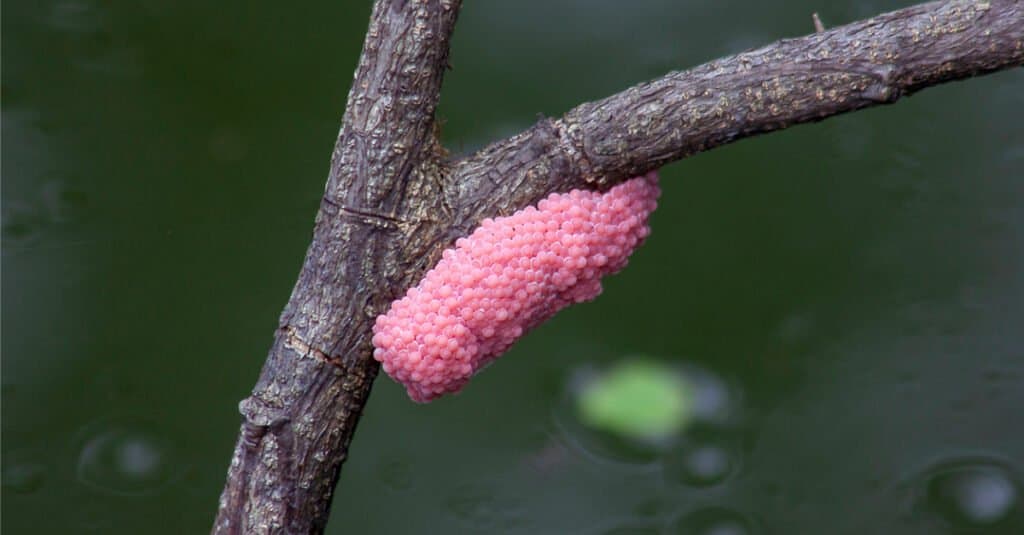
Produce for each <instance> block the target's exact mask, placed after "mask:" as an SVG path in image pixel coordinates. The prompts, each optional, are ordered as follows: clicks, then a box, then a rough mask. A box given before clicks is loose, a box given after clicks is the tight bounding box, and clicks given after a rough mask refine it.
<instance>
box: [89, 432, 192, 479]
mask: <svg viewBox="0 0 1024 535" xmlns="http://www.w3.org/2000/svg"><path fill="white" fill-rule="evenodd" d="M173 457H174V456H173V454H172V451H171V448H170V445H169V444H167V443H166V442H165V441H163V440H161V439H160V438H159V437H157V436H154V435H152V434H150V433H147V432H145V431H139V430H133V429H129V428H124V427H118V426H113V427H109V428H106V429H103V430H100V431H99V432H97V433H95V434H93V435H92V436H91V437H90V438H88V439H87V440H86V441H85V443H84V445H83V446H82V448H81V452H80V453H79V456H78V468H77V474H78V478H79V479H80V480H81V481H82V482H84V483H86V484H88V485H90V486H92V487H95V488H97V489H100V490H103V491H106V492H110V493H114V494H146V493H149V492H153V491H155V490H157V489H159V488H160V487H161V486H163V485H164V484H166V483H167V482H169V481H170V480H171V479H172V477H173V476H174V474H175V470H177V469H178V467H177V466H175V462H174V459H173Z"/></svg>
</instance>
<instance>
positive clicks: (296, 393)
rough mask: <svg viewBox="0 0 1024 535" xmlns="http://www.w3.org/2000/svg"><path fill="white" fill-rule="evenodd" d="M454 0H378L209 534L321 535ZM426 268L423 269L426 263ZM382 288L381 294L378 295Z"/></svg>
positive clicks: (368, 371) (430, 158)
mask: <svg viewBox="0 0 1024 535" xmlns="http://www.w3.org/2000/svg"><path fill="white" fill-rule="evenodd" d="M459 4H460V2H459V0H405V1H403V0H377V2H375V4H374V8H373V12H372V14H371V16H370V26H369V29H368V30H367V33H366V40H365V42H364V43H363V52H362V55H361V57H360V59H359V66H358V67H357V68H356V72H355V78H354V80H353V83H352V88H351V90H350V91H349V96H348V104H347V107H346V110H345V116H344V119H343V123H342V127H341V131H340V132H339V134H338V141H337V143H336V144H335V147H334V153H333V155H332V158H331V171H330V176H329V178H328V180H327V187H326V190H325V191H324V197H323V200H322V202H321V205H320V211H319V213H318V214H317V217H316V225H315V228H314V231H313V240H312V243H311V244H310V246H309V249H308V251H307V252H306V260H305V262H304V263H303V266H302V271H301V272H300V274H299V280H298V282H297V283H296V285H295V289H294V290H293V291H292V295H291V298H290V299H289V300H288V304H287V306H286V307H285V309H284V312H283V313H282V314H281V319H280V323H279V325H280V327H279V328H278V330H277V332H276V333H275V336H274V342H273V344H272V346H271V349H270V354H269V355H268V357H267V361H266V363H265V364H264V366H263V371H262V372H261V374H260V378H259V381H258V382H257V383H256V387H255V388H254V389H253V393H252V395H251V396H250V397H249V398H247V399H245V400H244V401H242V403H241V404H240V405H239V409H240V410H241V412H242V415H243V417H244V422H243V424H242V428H241V431H240V433H239V439H238V442H237V443H236V445H235V452H234V456H233V457H232V459H231V465H230V468H229V469H228V479H227V484H226V485H225V488H224V491H223V493H222V494H221V498H220V507H219V510H218V513H217V519H216V521H215V524H214V527H213V532H214V533H239V534H240V533H281V532H284V533H319V532H322V531H323V528H324V526H325V525H326V523H327V517H328V513H329V510H330V505H331V496H332V494H333V492H334V487H335V483H336V481H337V478H338V473H339V471H340V469H341V464H342V462H343V461H344V459H345V456H346V455H347V452H348V444H349V441H351V439H352V433H353V431H354V430H355V427H356V424H357V423H358V421H359V415H360V414H361V413H362V409H363V406H364V404H365V403H366V398H367V396H368V395H369V392H370V386H371V385H372V383H373V379H374V377H376V375H377V369H378V367H377V364H376V362H374V361H373V359H372V358H370V349H371V348H370V342H369V339H370V338H369V333H370V329H371V326H372V322H373V319H374V318H375V317H376V315H377V314H378V313H379V312H380V311H381V310H382V309H384V308H385V307H386V306H387V304H388V303H389V302H390V300H391V297H390V296H391V292H393V291H395V290H396V289H397V288H399V287H401V286H403V285H406V284H408V281H409V278H410V277H411V276H412V274H411V270H407V269H406V268H405V267H403V266H405V265H406V264H408V260H407V259H409V258H416V256H413V255H415V254H416V251H415V250H413V249H409V248H407V247H406V246H405V245H406V244H403V243H401V241H400V240H397V239H396V238H397V236H399V235H401V234H404V233H407V232H409V231H410V230H412V229H415V228H417V227H418V226H419V225H420V224H415V223H413V224H410V223H408V222H409V221H425V220H426V216H425V214H427V213H429V212H427V210H428V209H429V208H430V206H429V205H430V204H431V203H424V202H421V201H422V200H424V199H435V198H438V197H439V195H438V186H437V179H436V177H438V176H439V175H440V169H441V156H442V151H441V150H440V148H439V146H438V145H437V142H436V140H435V138H434V135H433V132H434V122H433V121H434V110H435V108H436V106H437V101H438V97H439V95H440V90H441V80H442V78H443V75H444V71H445V69H446V68H447V64H448V42H449V38H450V36H451V32H452V30H453V29H454V27H455V19H456V17H457V15H458V10H459ZM421 267H422V266H421ZM382 289H390V290H389V291H381V290H382Z"/></svg>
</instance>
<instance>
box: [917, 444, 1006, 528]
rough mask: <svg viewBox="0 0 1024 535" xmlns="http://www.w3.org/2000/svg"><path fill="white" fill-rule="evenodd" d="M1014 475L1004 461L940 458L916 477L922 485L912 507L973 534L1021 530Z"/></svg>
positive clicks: (920, 512) (919, 512)
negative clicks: (916, 501) (914, 505)
mask: <svg viewBox="0 0 1024 535" xmlns="http://www.w3.org/2000/svg"><path fill="white" fill-rule="evenodd" d="M1016 477H1018V476H1016V475H1015V474H1013V473H1012V472H1011V470H1010V468H1009V467H1008V466H1007V465H1006V464H1005V463H1002V462H999V461H996V460H993V459H985V458H970V457H968V458H954V459H951V460H945V461H941V462H939V463H936V464H935V465H934V466H931V467H929V468H927V469H926V470H925V471H924V472H923V473H922V474H921V475H920V476H919V477H918V481H917V484H918V485H920V486H921V487H922V488H920V489H918V491H919V492H920V494H921V496H920V497H919V499H918V501H919V503H917V504H916V510H917V512H918V514H927V515H935V516H937V517H939V518H941V519H943V520H944V521H946V522H947V523H948V525H950V526H952V527H955V528H961V529H968V528H969V529H971V530H972V532H975V533H1011V532H1016V533H1021V532H1024V505H1022V495H1021V492H1022V491H1021V485H1020V482H1019V481H1018V480H1017V479H1015V478H1016ZM1011 529H1012V531H1011Z"/></svg>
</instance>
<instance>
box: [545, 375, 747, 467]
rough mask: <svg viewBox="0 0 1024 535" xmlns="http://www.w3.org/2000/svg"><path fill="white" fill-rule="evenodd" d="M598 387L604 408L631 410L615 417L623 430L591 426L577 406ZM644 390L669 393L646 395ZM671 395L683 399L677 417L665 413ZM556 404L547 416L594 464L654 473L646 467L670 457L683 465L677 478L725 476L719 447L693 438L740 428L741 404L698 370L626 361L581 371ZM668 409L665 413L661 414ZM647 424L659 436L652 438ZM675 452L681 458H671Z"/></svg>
mask: <svg viewBox="0 0 1024 535" xmlns="http://www.w3.org/2000/svg"><path fill="white" fill-rule="evenodd" d="M648 381H651V382H648ZM620 387H621V388H620ZM597 388H607V389H608V391H607V392H603V393H602V394H603V395H604V396H605V397H604V398H602V400H601V401H602V402H604V403H605V404H606V405H609V406H616V405H618V406H628V407H629V408H628V410H620V411H619V412H617V413H616V414H617V415H618V416H617V417H620V418H622V419H623V420H624V421H626V422H627V423H626V424H624V425H623V426H618V425H617V424H616V421H615V420H614V419H612V420H597V421H595V420H593V419H592V418H593V417H591V416H590V415H589V414H588V413H587V412H586V411H584V410H581V403H586V402H590V401H593V400H592V398H594V397H595V396H593V395H592V394H593V391H594V390H595V389H597ZM613 389H615V390H613ZM644 389H649V390H658V391H665V390H666V389H668V391H665V392H663V393H661V394H657V395H651V394H650V393H649V392H644ZM676 396H679V397H680V399H685V401H684V402H682V403H681V404H680V405H679V410H678V411H677V410H673V409H666V407H664V406H663V405H664V404H665V403H668V402H667V401H666V400H673V399H676ZM561 399H562V401H561V402H560V403H559V404H558V405H557V406H556V407H555V410H554V413H553V415H554V420H555V424H556V425H557V426H558V427H559V429H561V430H562V432H563V434H564V439H565V440H566V442H567V443H569V444H571V445H574V446H576V447H578V448H579V449H580V450H581V451H583V452H585V453H587V454H588V455H593V456H594V459H595V460H598V461H600V462H623V463H628V464H631V465H634V466H635V467H637V468H641V467H644V466H648V467H652V466H653V465H651V464H650V463H652V462H656V461H657V462H660V461H661V460H663V458H664V456H665V455H667V454H670V455H671V456H672V458H673V459H676V460H680V461H681V465H682V466H683V468H682V471H683V472H687V471H689V470H695V471H696V472H697V473H705V475H706V477H708V478H710V479H712V480H714V479H721V478H723V477H725V474H726V473H727V472H728V471H729V468H728V466H729V465H731V464H732V461H731V460H727V459H725V458H723V457H728V455H727V454H725V453H724V452H723V451H721V450H719V449H717V446H714V445H710V444H698V445H695V444H692V442H693V440H694V439H693V437H698V436H699V437H703V436H706V435H709V434H713V433H714V431H712V432H711V433H709V431H708V430H719V429H721V430H725V429H728V428H730V427H732V426H734V425H736V424H738V423H739V414H740V399H741V397H740V396H739V394H738V391H737V390H736V389H735V388H731V387H729V386H727V384H726V382H725V381H724V380H722V379H721V378H719V377H717V376H716V375H715V374H713V373H711V372H710V371H708V370H705V369H703V368H700V367H698V366H696V365H693V364H689V363H685V364H684V363H680V362H678V361H672V360H652V359H647V358H645V359H637V358H636V357H626V358H624V359H621V360H620V361H618V362H616V363H614V364H613V365H611V366H609V367H608V369H606V370H603V371H601V372H598V371H596V370H595V369H594V368H593V367H591V366H582V367H581V368H579V369H578V370H576V371H575V372H574V373H573V374H571V379H570V381H569V382H568V384H567V389H566V393H565V394H564V395H563V396H562V398H561ZM666 410H668V411H670V412H669V413H667V414H666V412H665V411H666ZM665 418H670V419H669V420H665ZM637 421H640V422H641V423H644V422H647V423H646V424H644V425H645V427H644V428H643V432H639V433H638V432H637V431H636V430H635V429H634V425H633V424H634V423H635V422H637ZM652 425H653V426H656V427H657V428H658V429H660V433H654V434H652V432H651V431H650V429H651V426H652ZM691 431H692V432H691ZM680 448H683V449H685V450H686V452H685V453H683V452H681V451H676V450H679V449H680ZM716 455H718V457H716ZM693 476H694V477H696V478H697V479H700V476H698V475H696V474H694V475H693ZM689 477H690V476H687V475H682V476H681V478H682V479H687V478H689Z"/></svg>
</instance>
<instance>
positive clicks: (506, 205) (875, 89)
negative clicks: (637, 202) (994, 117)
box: [451, 0, 1024, 232]
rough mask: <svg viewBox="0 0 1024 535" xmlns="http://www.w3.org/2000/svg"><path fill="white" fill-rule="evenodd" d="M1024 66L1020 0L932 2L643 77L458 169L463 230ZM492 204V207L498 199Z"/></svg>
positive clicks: (488, 149) (481, 153)
mask: <svg viewBox="0 0 1024 535" xmlns="http://www.w3.org/2000/svg"><path fill="white" fill-rule="evenodd" d="M1022 63H1024V2H1020V1H1017V0H994V1H965V0H954V1H946V2H931V3H927V4H921V5H917V6H913V7H909V8H906V9H902V10H899V11H893V12H891V13H886V14H883V15H879V16H877V17H874V18H872V19H868V20H864V21H860V22H856V23H853V24H849V25H846V26H839V27H836V28H833V29H831V30H828V31H825V32H821V33H813V34H810V35H808V36H805V37H801V38H797V39H784V40H782V41H778V42H776V43H773V44H771V45H768V46H765V47H763V48H760V49H757V50H752V51H748V52H743V53H741V54H737V55H735V56H731V57H727V58H722V59H719V60H715V61H712V62H710V63H706V64H704V65H701V66H699V67H696V68H693V69H691V70H688V71H683V72H673V73H670V74H668V75H666V76H664V77H662V78H658V79H656V80H652V81H649V82H644V83H641V84H638V85H636V86H634V87H631V88H629V89H627V90H625V91H623V92H621V93H618V94H616V95H613V96H610V97H608V98H605V99H603V100H599V101H596V102H589V103H585V104H582V105H580V106H577V107H576V108H575V109H573V110H571V111H569V112H568V113H566V114H565V115H564V116H563V117H561V118H559V119H555V120H542V121H541V122H539V123H538V124H536V125H534V126H533V127H532V128H530V129H529V130H527V131H525V132H523V133H521V134H518V135H516V136H513V137H512V138H509V139H507V140H503V141H499V142H497V143H495V144H493V145H490V146H488V147H486V148H484V149H483V150H481V151H479V152H478V153H476V154H473V155H471V156H469V157H467V158H465V159H463V160H461V161H459V162H457V164H456V166H455V173H454V174H453V179H452V181H453V182H454V184H453V185H454V187H457V188H458V189H459V193H458V195H457V196H456V197H455V198H453V199H451V203H452V204H454V205H456V206H461V207H466V208H467V211H466V212H465V214H464V217H465V218H466V220H465V221H459V222H458V223H459V224H458V227H459V231H460V232H466V231H467V230H469V229H471V228H472V227H473V226H474V225H475V224H476V222H477V221H479V220H480V219H482V218H484V217H493V216H494V215H504V214H507V213H509V212H511V211H514V210H516V209H518V208H521V207H522V206H525V205H529V204H532V203H534V202H536V201H537V200H538V199H540V198H542V197H544V196H545V195H547V194H548V193H550V192H552V191H564V190H568V189H572V188H580V187H591V188H593V187H597V188H601V189H604V188H607V187H609V186H611V185H613V184H615V183H617V182H619V181H621V180H624V179H626V178H629V177H633V176H637V175H641V174H643V173H646V172H647V171H650V170H652V169H657V168H659V167H661V166H663V165H665V164H667V163H670V162H673V161H676V160H680V159H682V158H685V157H687V156H690V155H692V154H695V153H698V152H701V151H705V150H708V149H711V148H714V147H718V146H720V145H724V144H726V143H730V142H733V141H736V140H739V139H743V138H747V137H751V136H755V135H758V134H762V133H765V132H771V131H773V130H779V129H783V128H787V127H790V126H794V125H797V124H801V123H808V122H815V121H820V120H822V119H825V118H827V117H831V116H834V115H838V114H842V113H846V112H850V111H854V110H858V109H862V108H866V107H870V106H877V105H881V104H891V103H893V102H896V101H897V100H899V99H900V98H901V97H904V96H907V95H910V94H912V93H914V92H916V91H919V90H921V89H924V88H926V87H930V86H934V85H938V84H942V83H945V82H950V81H953V80H959V79H963V78H968V77H971V76H976V75H980V74H985V73H988V72H993V71H998V70H1003V69H1007V68H1011V67H1015V66H1019V65H1021V64H1022ZM495 201H497V202H495Z"/></svg>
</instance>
